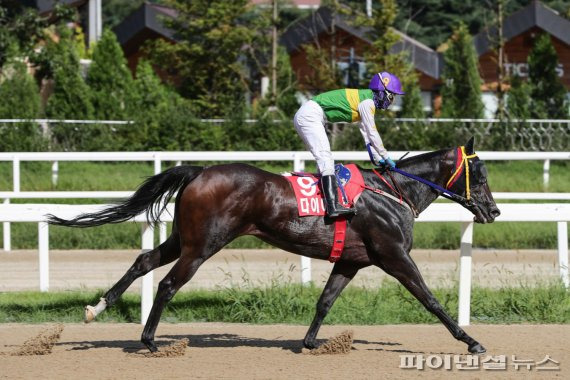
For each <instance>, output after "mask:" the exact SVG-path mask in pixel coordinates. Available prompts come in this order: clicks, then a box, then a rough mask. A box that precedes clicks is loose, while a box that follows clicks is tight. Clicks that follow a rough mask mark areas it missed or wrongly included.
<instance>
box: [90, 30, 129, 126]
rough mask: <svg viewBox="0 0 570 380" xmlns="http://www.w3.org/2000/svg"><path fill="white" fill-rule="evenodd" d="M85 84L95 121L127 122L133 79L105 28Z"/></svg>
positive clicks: (111, 33)
mask: <svg viewBox="0 0 570 380" xmlns="http://www.w3.org/2000/svg"><path fill="white" fill-rule="evenodd" d="M87 84H88V85H89V87H90V88H91V93H92V102H93V106H94V108H95V115H94V116H95V118H96V119H99V120H126V119H129V117H130V109H129V107H130V104H131V102H132V96H133V94H132V91H133V90H132V87H133V78H132V76H131V72H130V70H129V68H128V67H127V61H126V59H125V56H124V54H123V50H122V49H121V46H120V45H119V42H118V41H117V37H116V36H115V34H114V33H113V32H112V31H110V30H108V29H105V31H104V32H103V35H102V36H101V40H99V41H98V42H97V44H96V45H95V49H94V50H93V61H92V63H91V66H90V67H89V71H88V74H87Z"/></svg>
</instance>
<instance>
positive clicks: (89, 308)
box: [84, 305, 97, 323]
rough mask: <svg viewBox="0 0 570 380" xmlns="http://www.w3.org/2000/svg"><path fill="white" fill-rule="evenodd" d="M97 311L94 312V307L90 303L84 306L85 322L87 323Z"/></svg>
mask: <svg viewBox="0 0 570 380" xmlns="http://www.w3.org/2000/svg"><path fill="white" fill-rule="evenodd" d="M96 316H97V313H96V312H95V308H94V307H93V306H91V305H87V306H85V319H84V322H85V323H89V322H91V321H93V320H94V319H95V317H96Z"/></svg>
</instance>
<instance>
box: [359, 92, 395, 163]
mask: <svg viewBox="0 0 570 380" xmlns="http://www.w3.org/2000/svg"><path fill="white" fill-rule="evenodd" d="M358 112H359V114H360V133H361V134H362V137H363V138H364V142H365V143H366V144H367V145H368V144H370V146H371V147H372V149H371V151H372V155H373V156H374V160H375V161H376V162H378V161H379V160H380V159H383V160H386V159H388V158H389V157H388V151H387V150H386V148H384V144H383V143H382V138H381V137H380V134H379V133H378V129H376V123H375V121H374V113H375V112H376V107H375V106H374V101H373V100H372V99H366V100H364V101H362V102H360V104H359V105H358Z"/></svg>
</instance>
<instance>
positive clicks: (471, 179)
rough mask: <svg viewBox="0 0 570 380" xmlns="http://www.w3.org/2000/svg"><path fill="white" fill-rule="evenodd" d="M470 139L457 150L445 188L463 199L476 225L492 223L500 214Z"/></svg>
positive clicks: (484, 171) (472, 140)
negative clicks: (473, 216) (453, 168)
mask: <svg viewBox="0 0 570 380" xmlns="http://www.w3.org/2000/svg"><path fill="white" fill-rule="evenodd" d="M473 145H474V139H473V137H471V139H469V141H468V142H467V144H466V145H465V146H464V147H463V146H462V147H459V148H457V152H456V160H455V162H456V165H455V170H454V172H453V174H452V176H451V178H450V179H449V181H448V183H447V188H448V189H450V190H451V191H453V192H455V193H456V194H460V195H462V196H463V197H464V199H465V200H464V201H463V202H461V203H462V205H463V206H464V207H465V208H467V209H468V210H469V211H471V212H472V213H473V215H475V218H473V220H474V221H475V222H477V223H492V222H493V221H494V220H495V218H496V217H497V216H499V215H500V214H501V212H500V211H499V208H498V207H497V204H496V203H495V200H494V199H493V195H492V194H491V189H489V184H488V183H487V169H486V168H485V163H484V162H483V161H482V160H480V159H479V157H477V154H476V153H475V149H474V148H473Z"/></svg>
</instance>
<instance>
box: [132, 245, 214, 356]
mask: <svg viewBox="0 0 570 380" xmlns="http://www.w3.org/2000/svg"><path fill="white" fill-rule="evenodd" d="M182 251H183V252H182V255H181V256H180V259H179V260H178V261H177V262H176V264H174V266H173V267H172V269H170V272H168V274H167V275H166V276H165V277H164V278H163V279H162V281H160V283H159V285H158V291H157V292H156V297H155V299H154V303H153V304H152V309H151V310H150V316H149V318H148V320H147V322H146V325H145V327H144V330H143V333H142V336H141V342H143V343H144V344H145V346H147V348H148V349H149V350H150V351H151V352H155V351H157V348H156V345H155V343H154V334H155V332H156V328H157V326H158V322H159V321H160V316H161V314H162V311H163V310H164V307H165V306H166V304H167V303H168V301H170V300H171V299H172V297H174V295H175V294H176V292H177V291H178V290H179V289H180V288H181V287H182V286H183V285H184V284H185V283H187V282H188V281H190V279H191V278H192V276H194V274H195V273H196V271H197V270H198V268H199V267H200V265H202V263H204V261H206V260H207V259H208V258H209V257H210V256H212V255H213V254H214V253H215V252H217V250H213V251H210V252H203V251H201V250H198V249H196V248H195V247H189V246H186V247H183V248H182Z"/></svg>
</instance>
